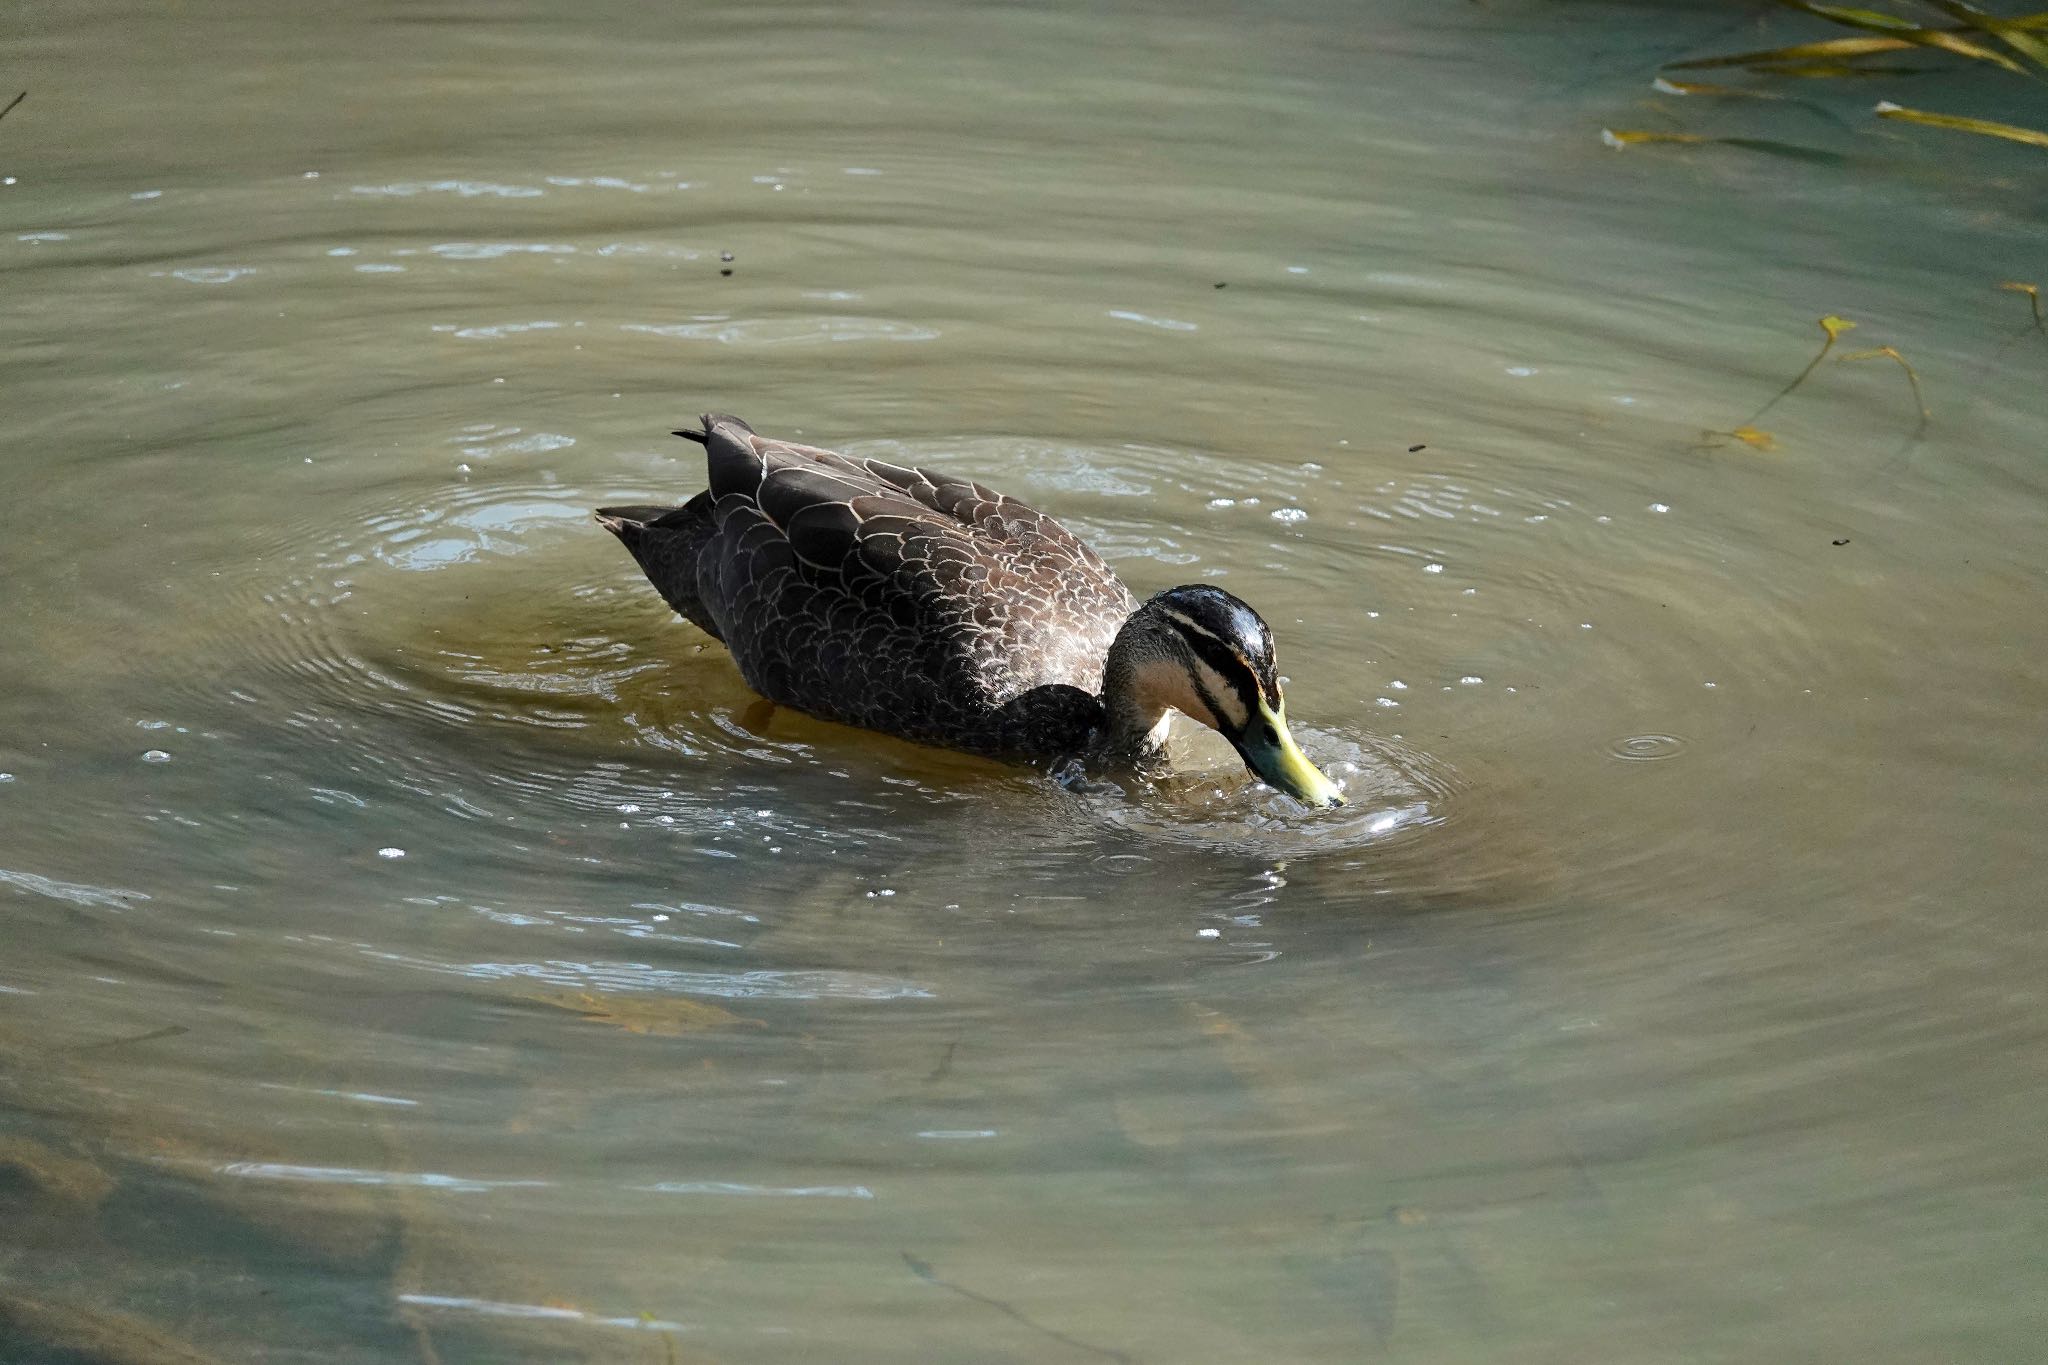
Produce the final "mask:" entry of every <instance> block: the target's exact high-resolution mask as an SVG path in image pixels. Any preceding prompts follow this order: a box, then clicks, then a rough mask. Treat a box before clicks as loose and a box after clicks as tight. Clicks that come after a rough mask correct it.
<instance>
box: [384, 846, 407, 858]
mask: <svg viewBox="0 0 2048 1365" xmlns="http://www.w3.org/2000/svg"><path fill="white" fill-rule="evenodd" d="M377 856H378V857H379V858H403V857H404V856H405V850H404V849H402V848H380V849H378V850H377Z"/></svg>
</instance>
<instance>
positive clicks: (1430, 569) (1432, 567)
mask: <svg viewBox="0 0 2048 1365" xmlns="http://www.w3.org/2000/svg"><path fill="white" fill-rule="evenodd" d="M1422 571H1423V572H1424V573H1442V572H1443V571H1444V566H1443V565H1441V564H1425V565H1423V566H1422Z"/></svg>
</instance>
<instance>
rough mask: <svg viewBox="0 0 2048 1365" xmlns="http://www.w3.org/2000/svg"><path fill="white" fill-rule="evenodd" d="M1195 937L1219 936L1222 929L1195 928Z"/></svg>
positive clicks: (1221, 933)
mask: <svg viewBox="0 0 2048 1365" xmlns="http://www.w3.org/2000/svg"><path fill="white" fill-rule="evenodd" d="M1195 937H1196V938H1221V937H1223V931H1222V930H1221V929H1197V930H1195Z"/></svg>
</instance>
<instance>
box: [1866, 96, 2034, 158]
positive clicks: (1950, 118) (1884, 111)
mask: <svg viewBox="0 0 2048 1365" xmlns="http://www.w3.org/2000/svg"><path fill="white" fill-rule="evenodd" d="M1871 112H1872V113H1874V114H1876V115H1877V116H1878V117H1879V118H1893V119H1900V120H1903V121H1904V122H1907V123H1924V124H1926V125H1927V126H1928V127H1930V128H1952V129H1954V130H1955V131H1956V132H1959V133H1977V134H1980V135H1982V136H1984V137H2002V138H2004V139H2005V140H2006V141H2008V142H2024V143H2026V144H2027V145H2028V146H2030V147H2048V133H2044V132H2041V131H2039V130H2038V129H2034V128H2021V127H2019V126H2017V125H2015V124H2011V123H1994V122H1992V121H1991V120H1990V119H1985V118H1964V117H1963V116H1962V115H1960V114H1930V113H1928V112H1927V111H1926V110H1924V109H1906V108H1902V107H1901V106H1899V105H1896V104H1893V103H1892V102H1891V101H1890V100H1879V101H1878V102H1877V105H1876V107H1875V108H1873V109H1872V111H1871Z"/></svg>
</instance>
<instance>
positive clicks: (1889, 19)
mask: <svg viewBox="0 0 2048 1365" xmlns="http://www.w3.org/2000/svg"><path fill="white" fill-rule="evenodd" d="M1778 2H1779V7H1780V8H1783V9H1788V10H1794V11H1797V12H1798V13H1799V14H1801V15H1803V16H1805V17H1807V18H1808V19H1817V20H1822V21H1825V22H1826V23H1828V24H1832V25H1834V26H1835V28H1836V29H1837V30H1844V29H1846V30H1849V32H1847V33H1842V34H1838V36H1834V37H1815V38H1801V40H1800V41H1797V42H1792V43H1788V44H1785V45H1782V46H1777V47H1763V48H1751V49H1746V50H1743V51H1740V52H1727V53H1715V54H1710V55H1707V56H1699V57H1689V58H1685V59H1683V60H1678V61H1670V62H1666V63H1665V64H1664V67H1663V71H1664V72H1665V73H1667V74H1659V75H1657V76H1655V77H1654V78H1653V79H1652V80H1651V82H1650V84H1651V88H1652V89H1653V90H1655V91H1656V92H1657V93H1658V94H1659V95H1666V96H1678V97H1686V98H1695V99H1704V100H1707V101H1710V102H1723V103H1730V102H1736V101H1770V102H1775V103H1776V104H1777V105H1778V106H1779V107H1784V108H1792V107H1796V108H1800V109H1802V110H1804V111H1805V112H1807V113H1818V114H1821V115H1822V116H1824V117H1826V118H1827V119H1829V120H1830V121H1831V122H1833V123H1834V124H1836V125H1837V126H1838V127H1841V128H1844V129H1847V130H1848V131H1850V132H1851V133H1854V134H1865V135H1867V134H1869V133H1870V132H1871V131H1872V125H1870V124H1869V123H1864V124H1862V125H1858V124H1856V123H1854V122H1851V121H1849V120H1846V119H1844V118H1842V117H1841V116H1840V115H1839V114H1837V113H1836V112H1835V111H1833V110H1830V109H1827V108H1825V107H1824V106H1822V105H1820V104H1819V103H1817V102H1815V101H1813V100H1810V99H1806V98H1802V97H1801V96H1800V95H1799V94H1798V93H1796V91H1797V87H1796V85H1795V84H1793V83H1795V82H1801V81H1811V80H1838V81H1839V80H1876V81H1905V80H1908V79H1911V78H1914V77H1921V76H1938V75H1942V74H1947V75H1949V76H1951V77H1954V76H1957V75H1964V74H1968V73H1981V74H1982V77H1983V79H1984V81H1986V82H1988V83H1989V84H1988V85H1987V86H1985V87H1984V88H1986V89H1995V90H1996V91H1997V92H1998V93H2003V94H2007V95H2012V96H2016V97H2018V98H2019V99H2022V100H2025V99H2032V100H2033V101H2034V103H2035V104H2037V105H2038V106H2039V107H2040V108H2041V109H2042V111H2043V119H2044V121H2048V10H2041V11H2036V12H2033V13H2027V14H2011V15H2001V14H1994V13H1990V12H1988V11H1987V10H1985V9H1982V8H1980V7H1978V6H1977V5H1974V4H1970V3H1967V0H1896V3H1894V4H1893V5H1892V6H1891V7H1890V9H1889V10H1882V11H1881V10H1875V9H1863V8H1856V7H1851V6H1846V5H1830V4H1818V3H1813V2H1812V0H1778ZM1901 54H1905V55H1906V56H1907V57H1908V58H1909V60H1908V61H1906V62H1901V61H1900V60H1899V59H1900V57H1901ZM1703 70H1711V71H1716V72H1721V71H1726V72H1731V73H1734V74H1737V75H1747V76H1750V77H1753V78H1755V80H1754V81H1753V82H1752V83H1748V84H1725V83H1721V82H1719V81H1703V80H1693V79H1690V78H1681V77H1678V76H1674V75H1671V74H1668V73H1672V72H1693V71H1703ZM1954 88H1955V87H1954V86H1953V84H1951V86H1950V89H1951V90H1952V91H1953V89H1954ZM1963 88H1964V89H1966V90H1974V89H1975V88H1977V87H1974V86H1965V87H1963ZM1880 89H1881V90H1884V89H1885V87H1880ZM1886 93H1889V91H1888V90H1886ZM1656 108H1657V111H1658V112H1659V114H1660V115H1662V116H1664V117H1667V118H1670V119H1671V120H1672V121H1673V122H1674V123H1676V122H1678V121H1679V120H1678V119H1677V117H1676V115H1675V114H1674V113H1673V111H1672V109H1671V108H1670V106H1669V105H1665V104H1660V105H1658V106H1656ZM1999 112H2003V111H2002V110H2000V111H1999ZM1868 113H1869V115H1870V116H1871V117H1872V118H1875V119H1885V120H1890V121H1893V122H1898V123H1908V124H1915V125H1918V126H1921V127H1926V128H1936V129H1942V130H1944V131H1950V132H1963V133H1971V134H1975V135H1977V136H1979V137H1985V138H1997V139H2000V140H2003V141H2006V142H2016V143H2020V144H2022V145H2025V146H2030V147H2038V148H2042V149H2048V131H2042V130H2041V129H2040V128H2035V127H2028V126H2024V125H2021V124H2017V123H2009V122H2004V121H2001V120H1996V119H1989V118H1980V117H1974V116H1970V115H1964V114H1957V113H1948V112H1943V111H1938V110H1931V109H1922V108H1917V107H1910V106H1907V105H1904V104H1901V103H1899V102H1897V101H1895V100H1892V99H1879V100H1877V101H1876V102H1875V103H1874V104H1873V105H1871V106H1870V108H1869V111H1868ZM1600 136H1601V140H1602V141H1604V142H1605V143H1606V144H1607V145H1608V146H1609V147H1613V148H1615V149H1616V150H1621V149H1625V148H1629V147H1636V146H1644V145H1667V146H1709V145H1711V146H1721V147H1735V148H1743V149H1747V150H1751V151H1758V152H1764V153H1768V154H1771V155H1774V156H1779V157H1790V158H1794V159H1797V160H1803V161H1808V162H1821V163H1829V162H1834V163H1840V162H1846V161H1849V160H1851V157H1850V156H1848V155H1846V154H1844V153H1841V152H1837V151H1830V150H1827V149H1825V148H1820V147H1810V146H1803V145H1800V144H1798V143H1794V142H1789V141H1785V140H1781V139H1779V138H1776V137H1760V136H1756V135H1755V133H1754V132H1753V131H1749V132H1745V133H1744V134H1743V135H1734V134H1731V133H1730V132H1727V131H1708V130H1702V129H1700V128H1698V127H1697V126H1679V127H1670V128H1603V129H1601V130H1600ZM1998 288H1999V289H2001V290H2005V291H2008V292H2011V293H2018V294H2024V295H2025V296H2026V297H2027V301H2028V304H2029V307H2030V308H2031V310H2032V316H2031V325H2030V326H2029V327H2028V328H2027V329H2026V330H2027V331H2033V332H2038V333H2040V334H2041V336H2042V338H2043V339H2044V340H2048V320H2044V318H2043V315H2042V309H2041V289H2040V286H2039V285H2037V284H2033V283H2028V282H2024V281H2019V280H2005V281H2001V282H2000V283H1999V285H1998ZM1817 322H1818V323H1819V326H1820V328H1821V331H1822V333H1823V339H1822V342H1821V347H1820V350H1819V351H1818V352H1816V353H1815V354H1814V356H1813V358H1812V359H1811V360H1809V361H1808V362H1807V363H1806V367H1805V368H1804V369H1802V370H1800V371H1799V372H1798V373H1797V374H1796V375H1794V376H1793V377H1792V378H1791V380H1790V381H1789V382H1787V383H1786V384H1785V386H1784V387H1783V388H1781V389H1779V390H1778V391H1777V392H1776V393H1775V394H1773V395H1772V396H1771V397H1770V398H1769V399H1768V400H1766V401H1765V402H1764V403H1763V405H1762V406H1761V407H1759V408H1757V410H1756V411H1755V412H1753V413H1751V414H1750V415H1749V416H1748V417H1747V418H1745V419H1744V420H1743V421H1741V422H1739V423H1737V424H1736V425H1734V426H1733V427H1730V428H1727V429H1721V430H1711V431H1708V432H1706V433H1705V436H1706V439H1707V442H1708V443H1709V444H1713V443H1716V442H1718V441H1720V440H1722V439H1724V438H1732V439H1734V440H1737V441H1740V442H1742V443H1743V444H1744V445H1747V446H1749V447H1750V448H1752V449H1754V450H1759V451H1772V450H1775V449H1777V447H1778V438H1777V437H1776V436H1775V435H1773V434H1772V433H1771V432H1770V431H1768V430H1766V429H1765V428H1764V427H1763V426H1761V425H1760V423H1761V421H1762V419H1763V418H1764V416H1765V415H1766V414H1768V413H1769V412H1770V411H1771V410H1772V409H1773V408H1775V407H1777V405H1778V404H1779V403H1781V402H1783V401H1784V400H1785V399H1786V398H1788V397H1790V396H1791V395H1792V394H1793V393H1794V392H1795V391H1796V390H1797V389H1799V388H1800V386H1801V385H1803V384H1805V383H1806V382H1807V381H1808V380H1809V379H1810V378H1811V377H1812V376H1813V375H1814V373H1815V372H1816V371H1817V370H1819V369H1820V367H1821V366H1822V364H1823V363H1824V362H1826V361H1827V360H1828V359H1829V357H1830V356H1832V357H1833V358H1834V359H1835V360H1836V361H1838V362H1842V363H1848V362H1852V361H1867V360H1878V361H1890V362H1891V363H1893V364H1895V365H1897V366H1898V367H1899V369H1900V370H1901V371H1902V372H1903V373H1904V375H1905V379H1906V384H1907V387H1908V388H1909V389H1910V391H1911V393H1912V397H1913V408H1914V412H1915V414H1916V417H1917V422H1916V425H1915V426H1914V428H1913V431H1912V434H1911V435H1910V436H1909V437H1908V438H1907V443H1908V445H1910V444H1911V443H1912V442H1914V441H1917V440H1918V439H1919V438H1920V437H1921V436H1922V435H1924V434H1925V432H1926V430H1927V425H1928V423H1929V422H1930V421H1931V420H1932V419H1933V413H1932V411H1931V410H1930V409H1929V407H1928V403H1927V399H1926V395H1925V394H1924V393H1923V391H1922V389H1921V385H1920V375H1919V372H1918V371H1916V370H1915V369H1914V367H1913V365H1912V362H1911V361H1909V360H1908V359H1907V358H1906V355H1905V353H1904V352H1903V351H1902V350H1901V349H1900V348H1899V347H1898V346H1897V345H1894V344H1886V345H1881V346H1873V347H1868V348H1865V349H1862V350H1854V351H1847V352H1841V351H1837V350H1836V343H1837V342H1838V341H1839V340H1840V339H1841V337H1842V336H1843V334H1844V333H1846V332H1848V331H1849V330H1850V329H1852V328H1854V327H1855V326H1856V324H1855V323H1854V322H1852V321H1850V320H1849V319H1847V318H1844V317H1838V316H1836V315H1834V314H1828V315H1827V316H1824V317H1821V318H1819V319H1817ZM2020 335H2025V332H2021V333H2018V334H2016V336H2015V338H2014V339H2017V336H2020ZM2007 344H2008V345H2009V344H2011V343H2010V341H2008V342H2007Z"/></svg>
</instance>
